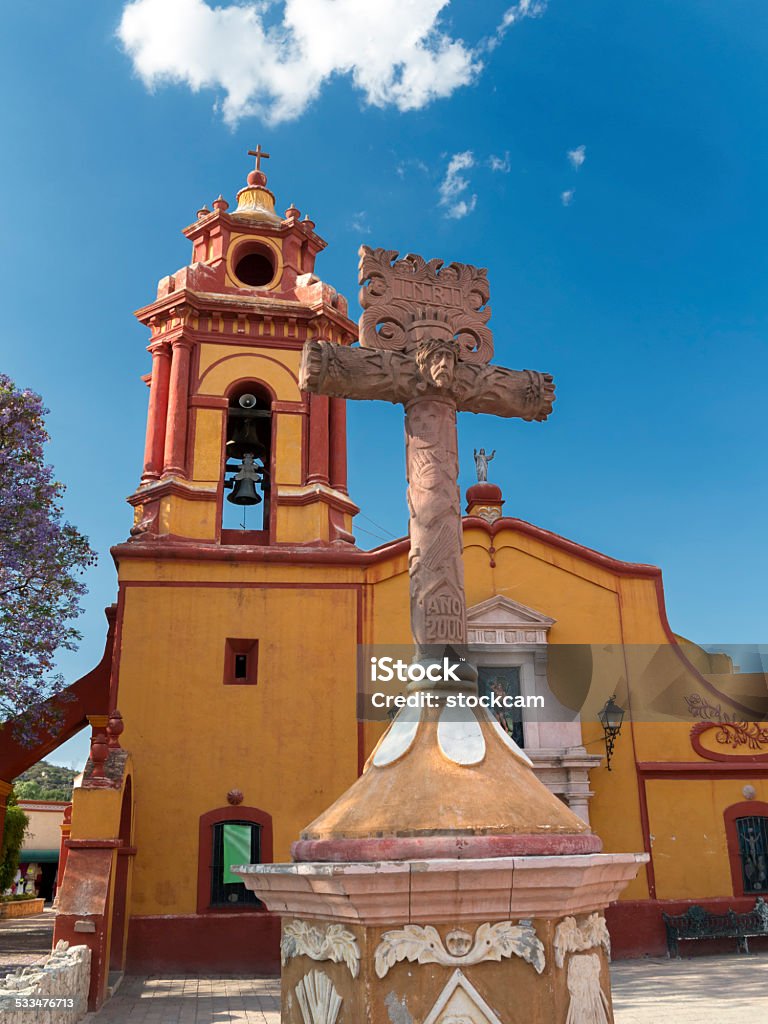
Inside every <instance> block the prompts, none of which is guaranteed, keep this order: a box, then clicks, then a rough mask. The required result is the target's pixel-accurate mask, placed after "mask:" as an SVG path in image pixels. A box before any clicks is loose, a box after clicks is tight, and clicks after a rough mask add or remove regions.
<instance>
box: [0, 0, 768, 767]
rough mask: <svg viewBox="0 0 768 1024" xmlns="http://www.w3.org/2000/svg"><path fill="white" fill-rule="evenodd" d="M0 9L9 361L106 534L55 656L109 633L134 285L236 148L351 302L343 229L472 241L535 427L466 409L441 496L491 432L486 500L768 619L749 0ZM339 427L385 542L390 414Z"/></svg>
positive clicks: (709, 630) (136, 417) (708, 607)
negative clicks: (304, 219)
mask: <svg viewBox="0 0 768 1024" xmlns="http://www.w3.org/2000/svg"><path fill="white" fill-rule="evenodd" d="M126 7H129V8H130V10H128V11H127V12H126ZM374 9H376V10H379V11H380V12H381V20H380V21H378V22H377V21H376V20H375V18H374V16H373V15H372V14H371V10H374ZM124 15H125V20H124V21H123V22H122V24H123V40H122V41H121V40H120V39H119V38H118V36H117V32H118V28H119V26H120V25H121V19H122V18H123V17H124ZM3 21H4V30H3V33H2V37H1V38H0V48H1V51H2V52H1V53H0V57H1V59H0V75H2V79H3V97H4V102H3V104H2V109H0V130H1V131H2V138H3V143H4V144H3V158H2V161H0V192H1V193H2V195H3V197H4V203H3V206H4V209H3V216H2V229H0V230H2V235H3V242H4V250H5V260H4V267H3V273H2V277H1V278H0V290H1V294H2V298H3V302H2V309H3V331H2V361H1V363H2V367H3V369H5V370H6V371H7V372H9V373H10V374H11V375H12V376H13V377H14V378H15V379H16V380H17V381H18V383H19V384H21V385H24V386H28V387H31V388H34V389H35V390H37V391H39V392H41V393H42V394H43V396H44V398H45V400H46V403H47V404H48V406H49V407H50V409H51V415H50V417H49V426H50V431H51V434H52V442H51V445H50V452H49V454H50V459H51V461H52V462H53V463H54V465H55V467H56V471H57V474H58V476H59V478H60V479H61V480H62V481H63V482H64V483H65V484H66V485H67V488H68V490H67V495H66V512H67V515H68V516H69V518H70V519H71V520H72V521H73V522H75V523H77V525H78V526H79V527H80V528H81V529H82V530H84V531H85V532H86V533H87V534H88V535H89V536H90V537H91V538H92V541H93V543H94V545H95V546H96V547H97V548H98V550H99V552H100V554H101V558H100V563H99V566H98V567H97V568H96V569H94V570H93V571H92V572H91V573H90V574H89V586H90V593H89V596H88V599H87V601H86V612H85V614H84V616H83V619H82V629H83V633H84V639H83V643H82V646H81V649H80V651H79V652H77V654H73V655H71V656H67V657H65V658H62V667H63V669H64V671H65V672H66V673H67V675H68V677H71V678H75V677H76V676H78V675H79V674H81V673H82V672H84V671H87V670H88V669H89V668H90V667H91V666H92V665H93V664H94V663H95V661H96V660H98V657H99V655H100V652H101V648H102V645H103V640H104V620H103V612H102V609H103V607H104V606H105V605H106V604H108V603H110V601H112V600H113V598H114V595H115V573H114V568H113V565H112V562H111V558H110V556H109V554H108V549H109V546H110V545H111V544H113V543H115V542H117V541H119V540H122V539H124V538H125V537H126V535H127V532H128V529H129V526H130V510H129V508H128V506H127V505H126V504H125V503H124V497H125V495H127V494H128V493H130V492H131V491H132V490H133V489H134V487H135V485H136V483H137V481H138V475H139V472H140V469H141V459H142V452H143V438H144V423H145V413H146V400H147V391H146V388H145V386H144V385H143V384H142V382H141V381H140V375H141V374H143V373H146V372H147V371H148V369H149V359H148V356H147V354H146V352H145V345H146V340H147V339H146V336H145V332H144V330H143V329H142V328H141V327H140V326H139V325H138V324H137V323H136V322H135V321H134V320H133V317H132V310H134V309H136V308H137V307H139V306H141V305H144V304H145V303H146V302H148V301H150V300H151V299H152V298H153V297H154V293H155V284H156V281H157V279H158V278H159V277H161V276H164V275H165V274H167V273H171V272H173V271H174V270H175V269H177V268H178V267H180V266H182V265H184V264H185V263H186V262H187V261H188V259H189V249H188V244H187V243H186V241H185V239H184V238H183V237H182V236H181V234H180V229H181V228H182V227H183V226H184V225H186V224H188V223H189V222H191V221H192V220H193V219H194V215H195V211H196V210H197V209H198V207H199V206H200V205H201V204H202V203H204V202H207V203H208V204H210V202H211V200H212V199H214V198H215V197H216V196H217V195H218V193H219V192H220V191H221V192H223V193H224V195H225V197H227V198H229V199H230V200H232V199H233V198H234V194H235V192H236V190H237V189H238V188H239V187H240V186H241V185H242V184H243V182H244V178H245V174H246V173H247V171H248V170H249V169H250V167H251V161H250V159H249V158H248V157H246V155H245V152H246V150H248V149H249V148H252V147H253V146H254V145H255V143H256V142H260V143H261V144H262V145H263V146H264V148H265V149H267V150H268V151H269V152H270V153H271V154H272V158H271V160H270V161H268V163H267V165H266V169H267V171H268V173H269V183H270V187H271V188H272V189H273V190H274V191H275V193H276V195H277V203H278V209H280V210H282V209H285V208H286V207H287V206H288V205H289V203H290V202H291V201H293V202H295V203H296V204H297V205H298V206H299V207H300V209H301V210H302V211H303V212H308V213H309V214H310V215H311V217H312V219H313V220H315V221H316V223H317V230H318V232H319V233H320V234H321V235H322V236H323V237H325V238H326V239H327V241H328V243H329V245H328V249H327V250H326V252H325V253H323V254H322V255H321V257H320V259H319V261H318V266H317V270H318V273H319V275H320V276H321V277H322V278H323V279H325V280H327V281H329V282H330V283H331V284H333V285H334V286H335V287H337V288H338V289H339V290H340V291H342V292H344V293H345V294H346V295H347V296H348V298H349V299H350V305H351V309H352V311H353V313H352V315H353V316H356V315H357V306H356V293H357V285H356V262H357V256H356V252H357V248H358V246H359V245H360V243H361V242H365V243H367V244H370V245H383V246H386V247H387V248H393V249H398V250H400V251H402V252H406V251H416V252H420V253H422V254H423V255H425V256H427V257H431V256H440V257H444V258H446V259H447V260H459V261H462V262H470V263H478V264H480V265H483V266H487V267H488V270H489V278H490V283H491V303H492V306H493V317H492V320H491V327H492V328H493V330H494V333H495V339H496V357H495V358H496V361H497V362H498V363H500V364H502V365H505V366H509V367H517V368H520V367H531V368H535V369H541V370H547V371H550V372H552V373H554V375H555V379H556V382H557V387H558V399H557V403H556V405H555V414H554V416H553V417H552V418H551V420H550V421H549V422H548V423H546V424H544V425H537V424H524V423H521V422H515V421H499V420H494V419H492V418H491V417H474V416H471V415H468V414H465V415H464V416H462V417H461V419H460V451H461V456H462V462H463V465H462V487H466V486H467V485H468V484H469V483H471V480H472V475H473V463H472V458H471V455H472V449H473V447H476V446H477V447H479V446H480V445H483V446H485V447H486V448H489V447H490V448H494V447H495V448H496V449H497V450H498V454H497V457H496V460H495V462H494V463H493V464H492V470H493V472H492V474H491V476H492V478H493V479H494V480H495V481H496V482H498V483H499V484H501V485H502V486H503V488H504V492H505V497H506V500H507V504H506V507H505V509H506V511H507V512H509V513H510V514H512V515H518V516H520V517H522V518H524V519H527V520H529V521H531V522H534V523H536V524H538V525H540V526H543V527H546V528H548V529H552V530H555V531H557V532H558V533H562V534H564V535H565V536H567V537H570V538H573V539H574V540H577V541H579V542H581V543H584V544H587V545H589V546H591V547H595V548H597V549H599V550H600V551H603V552H605V553H607V554H610V555H614V556H616V557H619V558H624V559H628V560H632V561H647V562H653V563H656V564H658V565H660V566H661V567H662V568H663V570H664V579H665V584H666V594H667V604H668V609H669V614H670V620H671V622H672V626H673V628H674V629H676V630H678V631H679V632H682V633H684V634H686V635H688V636H690V637H691V638H693V639H695V640H698V641H700V642H704V643H721V642H725V641H731V642H742V643H755V642H759V641H760V640H761V639H763V609H764V607H765V601H764V596H763V589H764V582H763V581H764V577H765V574H766V568H768V549H767V546H766V543H765V531H764V527H763V523H764V519H765V512H764V508H765V506H766V499H768V486H767V484H766V474H765V472H764V471H763V470H762V469H761V468H760V467H761V465H762V455H763V448H764V436H765V429H764V418H765V417H764V412H763V405H764V400H763V391H764V381H765V371H766V363H767V362H768V360H767V358H766V345H765V338H766V334H767V328H768V323H767V319H768V315H767V311H768V303H767V302H766V294H767V292H766V281H767V280H768V265H767V264H768V258H767V257H766V239H767V238H768V213H767V212H766V201H765V193H766V182H767V181H768V133H767V132H766V124H765V121H766V118H765V110H766V109H768V76H767V75H766V67H768V63H767V62H766V56H767V55H768V54H767V53H766V51H767V50H768V8H766V5H765V4H764V3H763V2H761V0H734V2H733V3H731V4H728V5H724V4H722V2H714V0H712V2H710V0H677V2H676V3H674V4H671V3H669V2H663V0H644V2H643V3H639V2H628V0H623V2H621V3H619V4H617V3H616V2H615V0H613V2H610V0H570V2H566V0H550V2H549V3H548V4H547V5H544V4H541V3H539V4H535V3H532V2H531V3H528V4H525V3H523V4H521V5H518V6H516V7H512V8H510V6H509V3H505V2H498V3H497V2H484V3H482V4H477V3H471V2H470V0H452V2H450V3H441V0H419V2H415V0H414V2H411V0H378V2H377V3H376V4H373V5H372V7H371V8H370V9H368V8H367V7H366V5H365V4H364V3H363V2H362V0H290V2H289V3H288V4H282V3H276V4H267V5H260V7H259V8H258V9H257V8H254V7H250V8H249V7H248V5H246V4H241V5H240V7H239V8H237V9H235V8H234V6H233V5H230V4H226V3H223V4H222V6H221V8H220V9H218V10H217V11H214V10H213V9H212V8H209V7H207V6H206V4H205V3H204V2H203V0H141V3H139V4H134V5H126V4H123V3H120V2H114V0H102V2H101V3H99V4H93V3H88V2H85V0H70V2H69V3H67V4H66V5H64V4H43V5H32V4H16V5H7V6H6V9H5V11H4V13H3ZM505 24H506V29H504V26H505ZM126 47H127V48H128V50H130V53H129V52H126ZM142 75H143V77H142ZM170 79H173V81H171V80H170ZM201 83H202V84H201ZM197 85H201V87H200V88H199V89H197V91H195V90H194V89H193V88H192V86H197ZM579 147H584V149H583V151H581V150H580V149H579ZM569 153H571V154H573V153H582V155H583V157H584V159H583V162H581V163H580V164H579V157H578V155H577V156H571V157H569ZM577 164H579V166H576V165H577ZM462 183H465V184H464V185H463V187H462ZM568 193H570V195H568ZM564 194H565V195H564ZM462 204H463V205H462ZM350 404H352V403H350ZM349 423H350V445H349V450H350V482H351V492H352V495H353V497H354V498H355V499H356V500H357V501H358V503H360V504H361V505H362V507H363V511H364V512H365V513H366V514H367V515H368V516H370V517H371V518H372V519H373V520H374V521H375V522H376V523H377V524H380V526H381V528H382V529H381V530H379V529H377V527H375V526H373V525H372V524H371V523H370V522H369V521H368V520H363V519H361V520H360V521H359V523H360V527H361V528H364V529H366V530H370V531H371V532H372V533H379V534H380V536H381V537H384V538H386V536H388V533H391V534H395V535H401V534H403V533H404V532H405V529H406V507H405V500H404V455H403V446H402V414H401V412H399V411H398V410H397V409H395V408H393V407H389V406H384V405H381V406H378V405H377V404H375V403H365V405H364V407H362V406H357V407H355V408H351V409H350V416H349ZM373 451H375V458H371V453H372V452H373ZM358 536H359V540H360V543H361V544H363V545H365V546H369V545H373V544H376V543H378V539H377V538H376V537H374V536H371V535H370V534H369V533H363V532H362V531H360V532H359V533H358ZM73 742H74V744H75V746H74V747H73V746H72V744H70V745H68V747H67V748H66V749H65V748H62V751H60V755H61V756H60V758H59V759H60V760H62V761H64V762H65V763H66V762H68V761H69V760H72V759H75V760H76V759H77V757H78V756H80V754H82V752H83V751H84V750H85V744H84V742H83V741H82V740H77V741H73Z"/></svg>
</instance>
